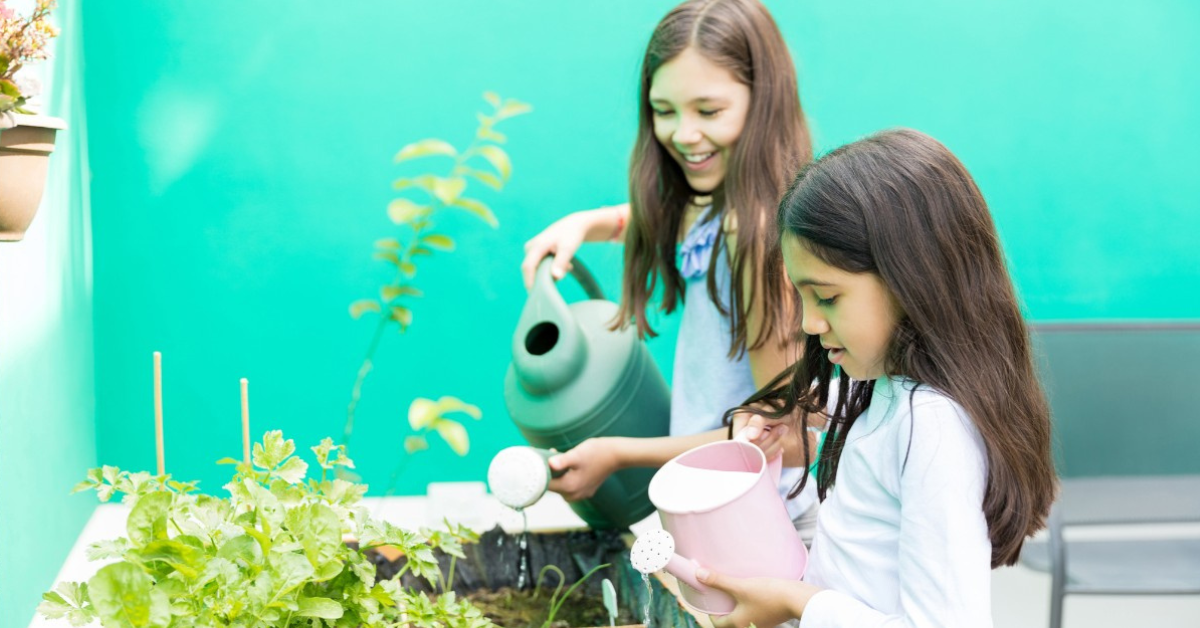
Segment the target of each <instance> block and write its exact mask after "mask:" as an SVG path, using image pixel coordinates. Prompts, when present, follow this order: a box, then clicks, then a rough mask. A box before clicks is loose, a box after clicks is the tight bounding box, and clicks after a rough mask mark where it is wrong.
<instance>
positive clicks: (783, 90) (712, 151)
mask: <svg viewBox="0 0 1200 628" xmlns="http://www.w3.org/2000/svg"><path fill="white" fill-rule="evenodd" d="M638 109H639V116H638V132H637V138H636V143H635V147H634V151H633V158H632V163H631V165H630V186H629V187H630V202H629V203H628V204H626V205H621V206H617V207H606V208H601V209H594V210H590V211H580V212H575V213H573V214H570V215H568V216H566V217H564V218H562V219H561V220H559V221H557V222H555V223H554V224H552V225H550V226H549V227H548V228H546V229H545V230H544V231H542V232H541V233H540V234H538V235H537V236H535V237H534V238H532V239H531V240H529V241H528V242H527V243H526V244H525V250H526V255H525V260H524V263H523V264H522V271H523V272H524V275H525V284H526V286H527V287H529V286H532V285H533V282H534V276H535V271H536V270H537V267H538V265H539V263H540V262H541V260H542V259H543V258H545V257H546V256H548V255H553V256H554V258H555V259H554V262H553V268H552V274H553V276H554V277H555V278H556V279H561V278H562V277H564V276H565V274H566V272H567V270H568V269H569V268H570V260H571V258H572V256H573V255H574V254H575V252H576V250H578V248H579V246H580V245H581V244H582V243H583V242H596V241H605V240H614V241H619V242H623V243H624V244H625V273H624V286H623V290H622V297H621V306H620V310H619V312H618V315H617V320H616V321H614V322H615V323H619V324H632V325H636V326H637V330H638V332H639V334H640V335H642V336H643V337H645V336H654V335H655V332H654V330H653V329H651V327H650V324H649V322H648V320H647V315H646V310H647V308H648V307H650V298H651V294H652V293H653V292H654V291H655V290H656V289H657V288H659V287H661V291H662V303H661V305H660V306H659V307H660V308H661V309H662V311H664V312H668V313H669V312H672V311H674V310H675V309H676V308H677V307H679V306H681V305H683V304H684V303H686V306H685V307H684V311H683V318H682V322H681V324H680V329H679V338H678V341H677V344H676V352H675V371H674V376H673V387H672V392H671V423H670V434H671V435H670V436H667V437H663V438H622V437H597V438H591V439H588V440H585V441H584V442H582V443H580V444H579V445H577V446H576V447H574V448H572V449H571V450H570V451H567V452H564V453H562V454H559V455H557V456H555V457H553V458H551V459H550V461H549V464H550V466H551V468H552V469H553V470H554V471H556V472H557V473H558V474H560V475H559V477H557V478H556V479H554V480H553V481H552V482H551V483H550V489H551V490H554V491H556V492H559V493H561V494H562V495H563V496H564V497H566V498H567V499H568V500H572V501H573V500H579V499H586V498H588V497H589V496H591V495H592V494H593V492H595V491H596V488H597V487H598V486H599V485H600V484H601V483H602V482H603V481H604V480H605V479H606V478H607V477H608V476H609V475H610V474H612V473H614V472H616V471H618V470H621V469H623V468H629V467H659V466H662V465H663V464H665V463H666V462H667V461H668V460H670V459H671V458H674V457H675V456H677V455H678V454H680V453H683V452H684V451H687V450H689V449H691V448H693V447H696V446H698V445H702V444H704V443H708V442H712V441H715V440H719V439H724V438H727V435H728V429H727V428H725V427H722V423H723V420H722V419H723V416H724V414H725V412H726V410H728V409H729V408H732V407H735V406H737V405H739V404H741V403H743V402H744V401H745V400H746V399H747V398H749V397H750V395H752V394H753V393H754V392H755V391H756V390H758V388H759V387H761V386H762V385H764V384H766V383H767V382H769V381H771V380H772V379H773V378H774V377H775V376H776V375H778V374H779V373H780V372H781V371H782V370H783V369H784V368H785V367H787V366H788V365H789V364H791V363H792V362H794V361H795V360H796V359H797V358H798V356H799V354H798V352H797V349H796V347H797V338H796V337H795V336H794V335H793V333H794V328H795V325H794V323H793V320H792V319H793V316H794V312H795V311H796V303H795V295H794V292H793V291H792V290H791V288H790V287H789V286H788V285H787V282H786V279H785V275H784V272H783V268H782V263H781V256H780V253H779V251H778V248H777V243H778V241H779V236H778V230H777V228H776V225H775V208H776V206H777V204H778V201H779V195H780V193H781V192H782V190H783V189H784V187H785V186H786V184H787V181H788V177H789V174H790V173H793V172H795V170H796V169H797V168H798V167H799V166H801V165H803V164H804V163H807V162H808V161H810V160H811V159H812V146H811V140H810V138H809V133H808V128H807V125H806V123H805V118H804V112H803V110H802V109H801V106H800V100H799V95H798V91H797V82H796V73H795V69H794V66H793V63H792V59H791V56H790V54H789V53H788V50H787V46H786V44H785V43H784V41H783V36H782V35H781V34H780V32H779V29H778V27H777V26H776V24H775V21H774V19H773V18H772V17H771V15H770V13H768V11H767V9H766V8H765V7H764V6H763V5H762V4H761V3H760V2H758V0H689V1H688V2H684V3H683V4H680V5H679V6H677V7H675V8H674V9H672V10H671V12H670V13H668V14H667V15H666V17H664V18H663V19H662V21H661V22H659V24H658V26H657V28H655V30H654V33H653V35H652V36H651V38H650V43H649V46H648V47H647V49H646V54H645V57H644V60H643V63H642V72H641V90H640V102H639V107H638ZM742 416H748V415H742ZM760 421H761V419H755V423H756V424H758V423H759V422H760ZM736 422H737V423H738V424H739V426H740V424H741V423H743V422H744V419H741V418H739V419H737V421H736ZM752 429H754V430H755V432H756V433H757V431H758V430H759V429H761V428H757V427H755V428H752ZM786 434H787V429H786V427H783V426H780V427H778V428H776V429H775V430H774V431H773V432H772V433H771V434H770V435H769V438H771V439H773V440H778V439H780V438H783V437H784V436H786ZM789 471H790V473H785V474H784V476H783V479H782V480H781V483H780V492H781V494H784V495H786V496H787V497H789V501H788V510H789V514H791V515H792V517H793V519H794V521H795V522H796V526H797V530H799V531H800V533H801V536H802V537H804V538H806V539H808V538H811V536H812V533H813V528H814V526H815V511H816V505H817V500H816V496H815V493H814V492H813V490H812V488H811V486H810V487H809V488H808V489H806V490H804V491H800V490H799V489H796V488H794V487H796V486H798V484H799V482H798V480H799V478H800V475H801V474H802V471H801V470H799V469H792V470H789Z"/></svg>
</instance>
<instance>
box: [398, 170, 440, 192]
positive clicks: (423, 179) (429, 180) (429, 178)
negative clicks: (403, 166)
mask: <svg viewBox="0 0 1200 628" xmlns="http://www.w3.org/2000/svg"><path fill="white" fill-rule="evenodd" d="M436 182H437V177H435V176H433V175H431V174H422V175H418V176H415V177H412V178H411V179H396V180H395V181H393V182H392V188H393V189H397V190H403V189H406V188H421V189H423V190H427V191H429V192H430V193H432V192H433V184H434V183H436Z"/></svg>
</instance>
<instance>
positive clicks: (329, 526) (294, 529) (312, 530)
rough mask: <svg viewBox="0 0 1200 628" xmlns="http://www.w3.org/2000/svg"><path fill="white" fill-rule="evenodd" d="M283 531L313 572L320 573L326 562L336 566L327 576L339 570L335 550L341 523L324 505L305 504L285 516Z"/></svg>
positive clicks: (339, 536) (340, 538) (337, 547)
mask: <svg viewBox="0 0 1200 628" xmlns="http://www.w3.org/2000/svg"><path fill="white" fill-rule="evenodd" d="M286 521H287V529H288V531H289V532H291V533H292V535H293V536H294V537H295V538H296V540H297V541H298V542H299V543H300V547H301V548H303V550H304V555H305V557H307V558H308V562H309V563H311V564H312V566H313V569H314V570H316V571H324V570H325V569H326V565H328V564H329V563H331V562H333V563H337V564H336V570H335V571H334V572H333V574H332V575H331V576H330V577H332V576H335V575H337V574H338V573H339V572H340V571H341V562H340V561H339V560H338V550H340V549H341V547H342V524H341V520H340V519H338V516H337V513H335V512H333V509H331V508H330V507H329V506H326V505H324V504H308V505H306V506H300V507H298V508H293V509H292V510H289V511H288V513H287V519H286Z"/></svg>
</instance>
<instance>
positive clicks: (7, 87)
mask: <svg viewBox="0 0 1200 628" xmlns="http://www.w3.org/2000/svg"><path fill="white" fill-rule="evenodd" d="M0 94H4V95H5V96H10V97H12V98H20V97H21V90H20V89H17V84H16V83H13V82H12V81H10V80H8V79H0Z"/></svg>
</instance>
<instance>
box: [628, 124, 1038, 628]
mask: <svg viewBox="0 0 1200 628" xmlns="http://www.w3.org/2000/svg"><path fill="white" fill-rule="evenodd" d="M779 224H780V228H781V231H782V232H783V236H782V240H781V244H782V253H783V259H784V266H785V268H786V269H787V274H788V277H789V278H790V279H791V281H792V283H793V285H795V286H796V288H797V290H798V291H799V293H800V296H801V299H802V322H801V327H802V330H803V331H804V333H805V334H807V337H806V341H805V343H806V344H805V351H804V357H803V358H802V359H801V360H800V361H799V362H797V363H796V365H795V366H794V367H793V368H792V369H791V373H790V374H788V375H787V377H789V378H790V383H788V384H787V385H785V386H778V385H776V386H770V387H767V388H765V389H764V390H763V391H761V392H760V393H759V394H757V395H755V396H754V397H751V398H750V399H749V400H748V401H747V404H746V405H745V406H743V407H742V408H739V409H738V410H746V411H754V412H758V413H759V415H760V416H759V417H756V419H755V421H761V420H764V419H763V417H767V418H769V419H776V420H778V421H782V422H789V421H795V420H797V419H798V418H800V417H805V416H806V415H808V414H810V413H817V412H823V411H824V410H825V408H826V403H827V402H828V400H829V398H830V397H831V388H833V387H836V390H837V395H836V396H837V399H838V401H837V404H836V406H835V408H834V409H833V411H831V412H829V426H828V436H827V439H826V444H825V447H824V448H823V449H822V451H821V454H820V460H819V461H818V467H817V473H816V484H817V487H818V489H819V491H820V493H821V496H822V498H823V499H824V503H823V505H822V507H821V511H820V515H819V517H818V524H817V534H816V538H815V539H814V541H813V544H812V550H811V552H810V554H809V559H808V563H807V567H806V569H805V574H804V580H803V581H800V580H797V579H795V577H793V576H792V575H791V574H788V575H785V576H783V577H780V576H778V575H773V574H766V573H764V571H761V570H760V571H758V572H757V573H754V574H751V576H752V577H745V574H744V573H735V568H740V565H735V566H734V567H727V566H725V565H721V564H717V562H716V561H715V560H712V561H711V562H708V563H704V562H702V561H701V564H699V565H691V566H689V569H691V570H692V571H693V575H694V579H695V581H696V582H697V583H698V584H700V585H703V586H705V587H707V588H708V589H710V590H716V591H721V592H723V593H725V594H728V595H729V596H730V597H731V598H732V599H733V600H735V604H734V606H733V608H732V610H731V611H730V612H728V614H725V615H722V616H718V617H715V618H714V621H713V625H714V626H715V627H716V628H730V627H742V626H747V625H749V624H751V623H753V624H755V625H758V626H774V625H777V624H781V623H783V622H785V621H789V620H792V619H795V618H799V619H800V626H801V627H802V628H825V627H834V626H854V627H856V628H862V627H867V628H871V627H883V626H888V627H891V626H952V627H955V628H962V627H968V628H974V627H986V626H991V625H992V619H991V578H990V575H991V574H990V571H991V569H994V568H996V567H999V566H1001V565H1012V564H1013V563H1015V562H1016V560H1017V558H1018V556H1019V554H1020V551H1021V546H1022V544H1023V543H1024V540H1025V538H1026V537H1027V536H1029V535H1031V534H1033V533H1034V532H1036V531H1037V530H1038V529H1040V528H1041V527H1042V526H1043V524H1044V521H1045V517H1046V516H1047V514H1048V512H1049V509H1050V504H1051V501H1052V500H1053V499H1054V493H1055V488H1056V487H1055V479H1054V469H1053V464H1052V460H1051V456H1050V417H1049V409H1048V406H1047V403H1046V399H1045V395H1044V394H1043V392H1042V390H1041V386H1040V385H1039V383H1038V378H1037V374H1036V371H1035V368H1034V364H1033V359H1032V351H1031V348H1030V342H1029V336H1028V332H1027V330H1026V327H1025V322H1024V320H1023V319H1022V316H1021V308H1020V306H1019V303H1018V301H1017V298H1016V295H1015V291H1014V290H1013V286H1012V282H1011V280H1010V279H1009V276H1008V271H1007V269H1006V266H1005V261H1004V256H1003V253H1002V251H1001V248H1000V241H999V238H998V236H997V234H996V229H995V227H994V225H993V222H992V217H991V215H990V213H989V211H988V208H987V204H986V203H985V202H984V199H983V196H982V194H981V193H980V191H979V188H978V187H977V186H976V185H975V182H974V181H973V180H972V178H971V176H970V174H968V173H967V171H966V169H965V168H964V167H963V165H962V163H960V162H959V161H958V159H956V158H955V157H954V155H953V154H951V153H950V151H949V150H947V149H946V147H945V146H943V145H941V144H940V143H938V142H937V141H936V140H934V139H933V138H931V137H929V136H927V135H924V134H921V133H919V132H916V131H912V130H907V129H901V130H895V131H888V132H884V133H880V134H877V135H874V136H871V137H868V138H866V139H864V140H860V141H858V142H855V143H853V144H850V145H848V146H844V147H842V148H839V149H837V150H835V151H833V152H832V153H829V154H828V155H826V156H824V157H822V158H821V159H820V160H818V161H817V162H815V163H814V164H812V165H811V166H808V167H806V168H804V169H803V170H801V171H800V173H799V175H798V176H797V177H796V180H795V181H794V182H793V183H792V185H791V186H790V187H789V188H788V190H787V192H786V193H785V195H784V197H783V200H782V202H781V203H780V206H779ZM852 380H853V381H852ZM750 440H751V441H755V442H761V441H764V440H765V439H763V438H761V437H757V438H755V437H752V438H750ZM786 446H787V445H786V444H785V447H786ZM751 467H753V465H751ZM664 470H665V469H664ZM805 479H806V480H807V479H808V478H807V477H806V478H805ZM652 482H653V481H652ZM651 486H652V487H653V483H652V485H651ZM651 495H652V498H653V497H654V491H653V488H652V489H651ZM717 513H718V510H713V511H710V512H709V513H707V514H708V515H709V516H713V517H716V516H717ZM698 516H699V517H704V516H705V513H699V514H698ZM676 517H677V515H670V516H666V515H664V524H665V527H666V528H667V530H668V531H670V532H671V533H672V534H674V535H675V536H676V537H678V538H679V539H680V540H681V542H682V540H683V539H688V540H689V543H693V542H692V541H691V537H692V536H693V535H695V534H696V531H697V529H696V528H695V527H693V526H695V525H696V524H694V523H692V522H686V525H685V522H684V521H683V520H682V519H680V520H678V521H677V520H676ZM759 517H760V515H757V514H754V513H747V517H746V518H745V519H744V520H743V521H741V522H733V521H730V522H728V523H725V522H723V521H721V522H714V523H713V524H712V525H714V526H717V525H719V526H720V527H721V528H722V529H720V530H705V531H704V532H703V533H704V534H707V535H709V536H708V538H705V539H703V541H702V543H701V544H703V543H711V544H713V545H721V546H722V547H723V549H722V550H720V554H719V557H718V553H717V552H716V551H715V550H712V549H710V548H708V547H707V546H705V547H704V548H703V549H702V550H700V551H703V552H705V553H706V555H707V556H712V557H717V558H719V560H725V561H731V563H730V564H732V560H733V559H730V558H729V556H731V555H734V553H735V550H736V549H742V550H744V551H747V552H761V551H762V550H761V546H762V545H763V544H764V541H763V539H762V535H763V534H767V533H769V532H767V531H766V529H765V528H762V526H763V523H762V521H760V520H759ZM762 517H765V515H762ZM770 542H774V541H767V543H770ZM782 551H788V548H787V547H784V548H783V550H782ZM675 560H676V562H677V563H682V562H683V560H682V559H675ZM685 597H686V594H685Z"/></svg>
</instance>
